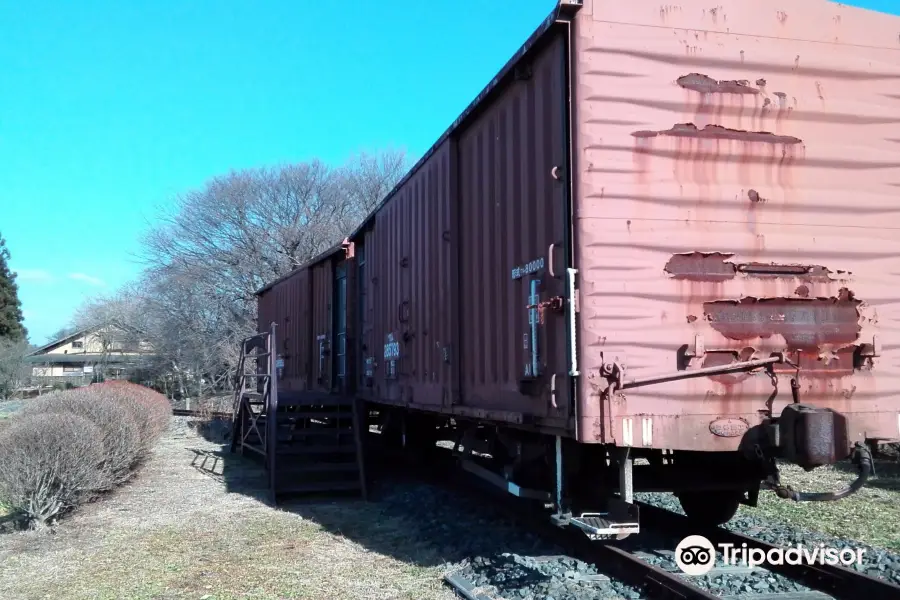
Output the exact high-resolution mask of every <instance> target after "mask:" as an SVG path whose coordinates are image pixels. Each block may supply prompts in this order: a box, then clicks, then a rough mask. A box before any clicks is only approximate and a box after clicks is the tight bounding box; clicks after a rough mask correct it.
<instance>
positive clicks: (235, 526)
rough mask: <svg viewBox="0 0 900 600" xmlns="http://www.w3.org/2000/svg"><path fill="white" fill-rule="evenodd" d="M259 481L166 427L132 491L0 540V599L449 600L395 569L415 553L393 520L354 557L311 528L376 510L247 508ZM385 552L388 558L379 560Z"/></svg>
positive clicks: (420, 575) (335, 538)
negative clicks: (43, 529) (54, 524)
mask: <svg viewBox="0 0 900 600" xmlns="http://www.w3.org/2000/svg"><path fill="white" fill-rule="evenodd" d="M225 452H227V449H226V451H225ZM223 456H224V459H225V462H224V468H223ZM262 475H263V473H262V470H261V469H260V468H259V467H257V466H256V465H255V464H253V463H250V461H249V460H247V459H242V458H238V457H232V456H231V455H228V454H225V453H223V452H222V447H221V446H220V445H219V444H212V443H210V442H207V441H205V440H203V439H201V438H199V437H197V435H196V434H195V433H193V432H192V431H191V430H188V429H187V428H185V427H184V426H183V425H179V424H178V423H177V422H173V426H172V427H171V428H170V429H169V431H168V432H167V433H166V435H165V436H164V437H163V439H162V440H161V441H160V442H159V444H158V445H157V449H156V450H155V452H154V457H153V459H152V460H151V461H150V462H149V463H148V464H147V465H146V466H145V467H144V469H143V471H142V472H141V473H140V475H139V477H138V478H137V479H136V480H135V481H134V482H133V483H131V484H129V485H127V486H126V487H124V488H123V489H121V490H119V491H118V492H116V493H115V494H114V495H113V496H112V497H111V498H108V499H106V500H104V501H103V502H101V503H96V504H92V505H89V506H87V507H84V508H82V509H81V510H80V511H79V512H78V513H76V514H74V515H73V516H72V517H71V518H70V519H68V520H67V521H66V522H63V523H62V524H61V525H60V526H59V528H58V530H57V534H56V535H40V534H34V533H30V532H25V533H17V534H11V535H5V536H0V598H4V599H5V600H6V599H8V600H19V599H21V600H30V599H32V598H34V599H37V598H46V597H52V598H55V599H56V598H58V599H81V598H85V599H87V598H91V599H101V600H103V599H113V598H116V599H118V598H128V599H134V600H142V599H150V598H153V599H170V598H171V599H175V598H196V599H204V600H226V599H235V600H236V599H238V598H240V599H251V598H252V599H258V600H268V599H272V600H275V599H284V598H311V599H312V598H315V599H323V600H327V599H332V598H333V599H351V598H361V599H362V598H373V599H374V598H379V599H392V598H393V599H401V598H409V599H413V598H415V599H417V600H418V599H421V600H431V599H434V600H444V599H447V600H449V599H450V598H453V597H454V596H453V595H452V594H451V593H450V592H449V591H448V590H447V589H446V588H444V587H443V586H442V584H441V580H440V577H441V575H442V572H441V570H440V568H439V567H437V566H427V567H426V566H418V565H417V564H415V563H413V562H407V561H404V560H401V559H400V558H397V557H402V556H405V555H407V554H409V553H410V549H409V548H406V549H404V548H403V545H404V544H412V543H414V542H415V540H409V539H408V538H409V536H408V534H407V535H405V533H406V532H408V529H407V527H408V525H407V524H405V523H403V522H402V519H399V520H391V521H386V522H380V523H377V524H372V523H369V524H368V527H370V528H372V529H374V530H377V531H376V532H375V533H374V534H373V535H376V537H377V539H373V543H371V544H366V545H362V544H360V543H358V542H357V541H351V540H349V539H347V538H345V537H343V536H341V535H339V534H336V533H332V531H334V530H335V527H333V526H329V527H328V528H327V529H326V528H325V527H323V525H321V524H320V523H319V522H318V521H316V520H313V519H310V518H308V516H309V515H310V514H320V513H321V514H329V513H330V512H333V513H334V514H337V513H338V512H339V513H340V514H342V515H344V517H345V518H344V519H343V520H342V523H344V524H345V525H346V524H347V523H353V521H354V520H355V519H358V520H359V522H360V523H362V522H363V520H364V519H366V518H367V517H368V520H369V521H372V520H373V519H372V516H373V515H377V514H378V511H377V510H376V508H375V506H376V505H373V504H372V503H370V504H364V503H362V502H359V501H345V502H342V503H334V504H333V505H330V506H329V505H322V504H320V505H317V506H316V507H314V508H312V509H310V506H309V505H307V507H306V508H305V509H304V508H303V507H300V508H295V509H293V510H275V509H272V508H270V507H269V506H267V505H266V504H264V503H263V502H261V501H260V500H258V499H256V498H255V497H254V494H256V495H259V494H260V493H261V492H262V488H263V483H264V479H263V478H262ZM294 511H296V512H294ZM300 513H302V514H306V515H307V518H304V517H303V516H301V514H300ZM404 530H406V531H404ZM370 533H371V532H370ZM355 539H356V540H359V539H365V537H364V536H358V535H357V536H355ZM390 544H396V545H397V546H398V547H397V549H396V551H391V552H387V551H386V550H385V548H388V547H389V546H390ZM371 548H378V549H379V550H381V552H377V551H374V550H372V549H371ZM432 564H433V563H432Z"/></svg>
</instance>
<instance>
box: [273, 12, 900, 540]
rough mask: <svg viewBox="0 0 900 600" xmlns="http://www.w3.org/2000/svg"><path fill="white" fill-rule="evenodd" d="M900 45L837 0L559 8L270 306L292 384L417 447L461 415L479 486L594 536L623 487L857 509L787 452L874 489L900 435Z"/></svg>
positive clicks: (459, 424)
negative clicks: (369, 415)
mask: <svg viewBox="0 0 900 600" xmlns="http://www.w3.org/2000/svg"><path fill="white" fill-rule="evenodd" d="M898 32H900V19H898V18H896V17H893V16H887V15H882V14H878V13H875V12H870V11H866V10H861V9H855V8H850V7H846V6H841V5H838V4H833V3H830V2H826V1H824V0H798V1H796V2H793V3H791V4H790V6H789V7H788V8H787V9H786V11H785V7H784V6H783V4H781V3H777V2H774V1H772V0H761V1H759V2H746V1H739V0H722V2H720V3H719V4H718V5H717V6H715V7H710V6H709V5H708V3H702V2H696V1H694V0H687V1H686V2H682V3H680V4H679V5H678V6H674V5H673V6H662V7H661V6H660V5H650V4H647V3H641V2H631V3H628V2H624V3H623V2H597V1H591V0H586V1H585V2H575V1H569V0H563V1H561V2H560V3H559V5H558V6H557V7H555V9H554V10H553V11H552V13H551V15H550V16H549V17H548V18H547V19H546V20H545V21H544V22H543V23H542V24H541V26H540V27H539V28H538V29H537V31H536V32H535V33H534V34H533V35H532V36H531V37H530V38H529V40H528V41H527V42H526V43H525V45H524V46H523V47H522V48H521V49H520V50H519V51H518V52H517V53H516V55H515V56H514V57H513V58H512V59H511V60H510V61H509V63H508V64H507V65H506V66H505V67H504V69H503V70H502V72H501V73H500V74H499V75H498V76H497V77H496V78H495V79H494V80H493V81H492V82H491V84H490V85H489V86H488V87H487V88H486V89H485V90H484V91H483V92H482V93H481V94H480V95H479V96H478V98H476V100H475V101H474V102H473V103H472V104H471V105H470V106H469V107H468V108H467V110H466V111H465V112H464V113H463V114H462V115H461V116H460V117H459V118H458V119H457V120H456V122H455V123H453V125H452V126H451V127H450V129H449V130H448V131H447V132H446V133H445V134H444V135H443V136H442V137H441V138H440V139H439V140H438V141H437V142H436V144H435V145H434V146H433V147H432V149H430V150H429V151H428V152H427V153H426V155H425V156H424V157H423V158H422V159H421V160H420V161H419V163H418V164H417V165H416V166H415V167H413V169H412V170H411V171H410V173H409V174H408V175H407V176H406V177H405V178H404V179H403V180H402V181H401V182H400V184H399V185H398V186H397V187H396V188H395V189H394V191H393V192H391V194H390V195H389V196H388V197H387V198H386V199H385V200H384V202H383V203H382V204H381V205H380V206H379V207H378V208H377V209H376V210H375V211H374V212H373V213H372V214H371V215H370V216H369V218H368V219H367V220H366V221H365V222H364V223H363V224H362V225H361V226H360V228H359V229H358V230H357V231H356V232H354V233H353V234H352V235H351V236H349V238H348V239H347V240H346V242H345V244H344V245H343V246H342V247H341V248H338V249H335V250H334V251H331V252H329V253H327V254H326V255H325V256H323V257H322V258H320V259H318V260H316V261H313V263H312V264H310V265H308V266H307V267H304V268H303V269H300V270H299V271H297V273H296V274H295V275H293V276H291V277H289V278H287V279H286V280H284V281H281V282H279V283H277V284H275V285H274V286H270V287H269V288H266V289H264V290H262V292H261V294H260V300H259V305H260V325H261V330H265V329H266V328H268V325H269V323H270V322H272V321H274V322H276V323H277V324H278V325H279V326H283V327H284V331H285V332H286V335H287V336H288V339H287V340H285V344H287V345H286V346H285V349H286V351H287V352H288V353H289V354H290V356H289V357H288V358H287V359H286V362H285V365H286V366H285V368H286V372H285V374H284V378H283V379H282V385H286V386H299V388H298V389H324V390H330V391H333V392H336V393H343V394H352V395H354V396H356V397H359V398H365V399H366V400H367V401H368V402H369V403H370V406H372V407H377V408H380V410H381V411H382V413H384V414H390V415H392V417H393V418H394V422H395V423H396V422H401V423H404V424H405V425H404V426H405V431H406V433H407V434H410V432H412V431H416V432H418V433H419V434H418V435H417V436H415V437H416V440H418V442H417V443H421V441H422V440H424V441H425V442H428V443H430V442H431V441H432V440H431V438H432V437H433V436H432V432H433V431H434V426H435V425H437V424H439V423H442V422H450V423H451V424H452V426H453V427H454V430H455V431H456V432H457V434H458V435H459V436H460V438H461V439H462V446H463V447H464V448H465V450H466V451H471V450H473V449H474V450H482V451H485V452H487V453H489V454H490V456H491V457H492V458H491V461H490V462H489V463H476V462H475V461H474V459H472V460H471V461H469V462H467V463H466V464H467V465H468V467H469V468H470V470H472V471H474V472H477V473H478V474H480V475H483V476H485V477H488V478H494V479H495V480H497V481H498V482H500V483H501V484H502V485H504V486H508V487H509V489H510V491H513V492H515V493H519V494H522V495H529V496H532V497H536V498H545V499H550V500H553V501H554V503H555V505H556V509H557V512H556V516H557V518H558V519H560V521H563V522H566V521H568V522H571V523H573V524H576V525H579V526H581V527H583V528H585V529H586V530H587V531H589V532H590V533H598V534H609V533H627V532H629V531H634V530H635V529H636V523H635V517H636V511H635V510H634V509H633V507H632V506H631V504H630V503H631V498H632V495H631V494H632V491H634V490H638V491H640V490H651V489H653V490H670V491H674V492H676V493H677V494H678V495H679V497H680V498H681V501H682V504H683V506H684V508H685V510H686V511H687V512H688V513H689V514H691V515H693V516H696V517H698V518H705V519H708V520H713V521H724V520H727V519H728V518H730V517H731V516H732V515H733V513H734V511H735V510H736V509H737V507H738V504H739V502H745V503H751V504H752V503H755V501H756V496H757V495H758V492H759V489H760V487H761V482H762V487H765V488H769V489H774V490H776V491H777V492H778V493H779V494H781V495H782V496H786V497H791V498H793V499H795V500H811V499H812V500H816V499H834V498H836V497H839V496H841V495H843V492H841V493H837V494H827V493H826V494H822V495H813V494H804V493H799V492H794V491H792V490H790V489H788V488H786V487H785V486H783V485H781V484H780V483H779V482H778V479H777V472H776V470H775V462H774V459H775V458H776V457H779V458H783V459H787V460H789V461H792V462H795V463H797V464H800V465H803V466H804V467H807V468H813V467H815V466H818V465H823V464H829V463H833V462H835V461H838V460H842V459H845V458H847V457H848V456H851V455H852V456H853V457H854V459H855V460H856V462H857V463H858V464H859V467H860V472H861V476H860V481H863V480H864V479H865V476H866V474H867V469H868V467H869V466H870V462H869V458H868V455H867V451H866V449H865V445H864V444H865V443H867V442H868V443H872V442H875V441H880V440H881V441H883V440H887V439H896V438H898V436H900V396H898V392H900V291H898V290H900V279H898V278H900V258H898V257H900V241H898V236H897V227H898V225H900V220H898V208H897V202H896V198H897V191H898V188H900V145H898V144H897V140H898V139H900V120H898V118H897V114H900V45H898V39H897V35H898ZM298 320H300V321H303V323H305V324H298V323H297V321H298ZM451 417H452V420H451ZM423 431H424V432H425V433H424V434H422V433H421V432H423ZM407 442H408V443H409V440H407ZM858 444H863V445H858ZM635 459H645V460H642V461H640V462H646V464H642V465H639V466H637V467H633V464H634V463H633V461H634V460H635ZM492 468H493V470H491V469H492ZM845 491H846V490H845ZM598 492H599V494H600V496H601V497H602V496H610V497H612V496H613V495H614V494H616V493H617V494H618V495H617V496H614V497H612V498H611V499H610V505H609V510H608V512H607V513H605V516H604V517H603V518H594V517H591V516H590V515H591V514H592V513H590V512H587V513H584V515H585V516H582V515H583V513H582V510H583V509H587V510H588V511H590V510H591V509H592V508H593V506H592V505H591V504H590V503H591V502H595V501H596V498H597V497H598ZM573 511H574V512H573ZM573 515H575V516H573Z"/></svg>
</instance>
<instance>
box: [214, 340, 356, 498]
mask: <svg viewBox="0 0 900 600" xmlns="http://www.w3.org/2000/svg"><path fill="white" fill-rule="evenodd" d="M273 348H277V346H276V345H275V324H274V323H273V324H272V326H271V328H270V330H269V331H268V332H266V333H261V334H258V335H255V336H251V337H249V338H247V339H245V340H244V341H243V342H242V343H241V357H240V361H239V363H238V376H237V378H236V381H235V395H234V421H233V430H232V437H231V439H232V442H231V451H232V452H239V453H240V454H244V453H245V451H249V452H251V453H253V454H255V455H258V456H260V457H262V458H263V460H264V463H265V467H266V470H267V471H268V474H269V495H270V498H271V501H272V502H273V503H277V501H278V498H279V497H280V496H282V495H286V494H298V493H312V492H335V491H358V492H359V493H360V494H361V496H362V498H363V499H364V500H365V499H366V497H367V490H366V476H365V468H364V460H363V454H364V453H363V444H362V428H363V427H364V425H363V422H364V412H363V409H362V403H361V402H359V401H356V400H354V399H353V398H352V397H346V396H337V395H333V394H327V393H319V392H289V391H282V392H279V390H278V383H277V377H276V362H275V356H274V353H273V351H272V349H273ZM269 415H275V418H273V419H270V418H269Z"/></svg>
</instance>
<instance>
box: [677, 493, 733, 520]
mask: <svg viewBox="0 0 900 600" xmlns="http://www.w3.org/2000/svg"><path fill="white" fill-rule="evenodd" d="M743 495H744V493H743V492H742V491H740V490H716V491H704V492H682V493H680V494H678V500H679V501H680V502H681V508H683V509H684V512H685V514H686V515H687V516H688V518H689V519H691V520H692V521H694V522H696V523H697V524H700V525H724V524H725V523H727V522H728V521H730V520H731V518H732V517H734V515H735V513H737V511H738V508H739V507H740V504H741V498H742V497H743Z"/></svg>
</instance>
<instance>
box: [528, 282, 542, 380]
mask: <svg viewBox="0 0 900 600" xmlns="http://www.w3.org/2000/svg"><path fill="white" fill-rule="evenodd" d="M539 283H540V281H539V280H537V279H532V280H531V296H529V298H528V304H530V305H531V306H532V307H533V308H530V309H528V323H529V324H530V325H531V376H532V377H537V376H538V375H539V374H540V373H539V371H540V364H539V363H540V361H538V321H539V320H540V309H539V308H538V304H539V303H540V301H541V298H540V296H539V295H538V284H539Z"/></svg>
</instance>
